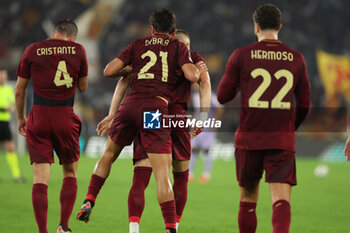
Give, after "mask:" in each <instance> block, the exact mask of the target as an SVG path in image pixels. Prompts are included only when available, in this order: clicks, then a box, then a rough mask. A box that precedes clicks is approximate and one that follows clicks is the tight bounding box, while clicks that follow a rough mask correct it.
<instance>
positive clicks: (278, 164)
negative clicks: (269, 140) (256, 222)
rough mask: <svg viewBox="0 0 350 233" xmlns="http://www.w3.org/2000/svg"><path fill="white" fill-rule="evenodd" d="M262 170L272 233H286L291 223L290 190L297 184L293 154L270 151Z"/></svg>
mask: <svg viewBox="0 0 350 233" xmlns="http://www.w3.org/2000/svg"><path fill="white" fill-rule="evenodd" d="M264 168H265V170H266V181H267V182H268V183H269V188H270V193H271V200H272V226H273V232H274V233H288V232H289V227H290V222H291V208H290V197H291V190H292V185H296V183H297V182H296V169H295V157H294V152H290V151H285V150H270V152H269V155H268V156H266V158H265V161H264Z"/></svg>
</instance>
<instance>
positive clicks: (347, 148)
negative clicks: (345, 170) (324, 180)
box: [344, 136, 350, 161]
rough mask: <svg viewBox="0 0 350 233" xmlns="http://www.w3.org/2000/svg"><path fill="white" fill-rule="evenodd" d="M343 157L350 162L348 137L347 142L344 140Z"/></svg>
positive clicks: (349, 141) (349, 140)
mask: <svg viewBox="0 0 350 233" xmlns="http://www.w3.org/2000/svg"><path fill="white" fill-rule="evenodd" d="M344 155H345V156H346V159H347V160H348V161H350V136H349V137H348V140H346V144H345V149H344Z"/></svg>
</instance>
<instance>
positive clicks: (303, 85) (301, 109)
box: [295, 56, 310, 130]
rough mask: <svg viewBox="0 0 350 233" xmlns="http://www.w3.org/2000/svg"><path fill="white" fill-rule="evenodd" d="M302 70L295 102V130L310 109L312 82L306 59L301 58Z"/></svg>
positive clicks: (296, 89)
mask: <svg viewBox="0 0 350 233" xmlns="http://www.w3.org/2000/svg"><path fill="white" fill-rule="evenodd" d="M301 60H302V70H301V74H300V77H299V80H298V83H297V85H296V88H295V102H296V113H295V130H297V129H298V127H299V126H300V125H301V123H302V122H303V121H304V119H305V117H306V116H307V113H308V111H309V107H310V82H309V76H308V73H307V69H306V63H305V60H304V57H303V56H301Z"/></svg>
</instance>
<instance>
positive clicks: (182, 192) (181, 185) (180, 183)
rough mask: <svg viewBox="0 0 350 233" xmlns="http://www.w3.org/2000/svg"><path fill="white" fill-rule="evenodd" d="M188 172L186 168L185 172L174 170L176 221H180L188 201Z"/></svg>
mask: <svg viewBox="0 0 350 233" xmlns="http://www.w3.org/2000/svg"><path fill="white" fill-rule="evenodd" d="M188 173H189V171H188V170H186V171H184V172H174V171H173V176H174V185H173V190H174V196H175V203H176V222H177V223H178V222H180V219H181V216H182V213H183V211H184V208H185V205H186V201H187V184H188Z"/></svg>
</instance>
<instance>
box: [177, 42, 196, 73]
mask: <svg viewBox="0 0 350 233" xmlns="http://www.w3.org/2000/svg"><path fill="white" fill-rule="evenodd" d="M177 43H178V46H179V47H178V56H177V63H178V65H179V66H180V67H182V66H183V65H185V64H186V63H193V62H192V58H191V53H190V52H189V51H188V49H187V47H186V45H185V44H184V43H182V42H179V41H178V42H177Z"/></svg>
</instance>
